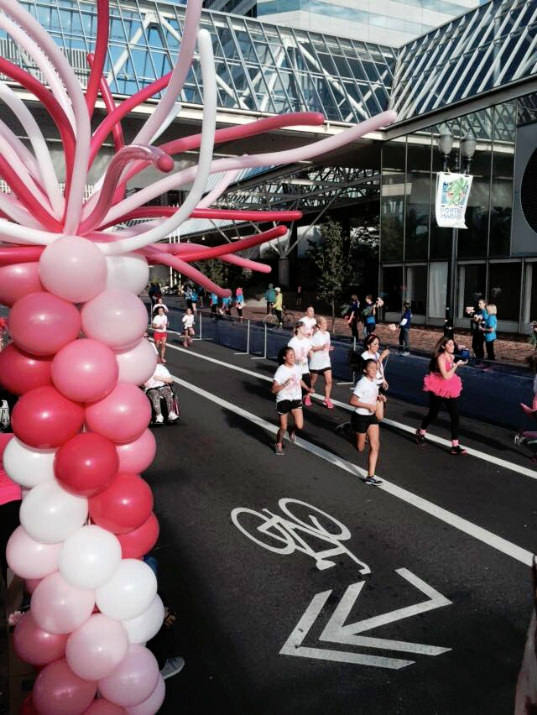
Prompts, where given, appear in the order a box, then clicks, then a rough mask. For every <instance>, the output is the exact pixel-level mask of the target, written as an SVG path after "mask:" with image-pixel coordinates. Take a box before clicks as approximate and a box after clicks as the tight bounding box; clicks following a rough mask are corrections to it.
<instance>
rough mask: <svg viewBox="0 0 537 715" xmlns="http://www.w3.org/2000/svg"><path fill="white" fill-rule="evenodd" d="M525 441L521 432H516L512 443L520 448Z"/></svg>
mask: <svg viewBox="0 0 537 715" xmlns="http://www.w3.org/2000/svg"><path fill="white" fill-rule="evenodd" d="M525 441H526V438H525V437H524V435H523V434H522V432H518V433H517V434H516V435H515V439H514V442H515V445H516V446H517V447H521V446H522V445H523V444H524V442H525Z"/></svg>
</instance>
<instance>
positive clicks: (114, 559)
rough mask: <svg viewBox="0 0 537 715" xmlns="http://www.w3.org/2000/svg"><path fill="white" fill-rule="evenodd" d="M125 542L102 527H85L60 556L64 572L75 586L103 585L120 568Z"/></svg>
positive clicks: (66, 577) (66, 543) (60, 565)
mask: <svg viewBox="0 0 537 715" xmlns="http://www.w3.org/2000/svg"><path fill="white" fill-rule="evenodd" d="M120 561H121V544H120V543H119V541H118V539H117V537H116V536H115V535H114V534H112V533H111V532H110V531H106V529H102V528H101V527H100V526H96V525H93V524H92V525H90V526H83V527H82V528H81V529H79V530H78V531H77V532H75V533H74V534H73V535H72V536H70V537H69V538H68V539H67V540H66V541H65V543H64V545H63V548H62V550H61V553H60V558H59V569H60V573H61V575H62V576H63V577H64V579H65V580H66V581H67V583H70V584H71V585H72V586H77V587H78V588H99V586H102V585H103V584H104V583H106V582H107V581H108V580H109V579H110V578H111V577H112V576H113V574H114V572H115V571H116V570H117V568H118V566H119V563H120Z"/></svg>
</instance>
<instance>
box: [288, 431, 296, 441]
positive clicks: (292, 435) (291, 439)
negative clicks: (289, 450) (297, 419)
mask: <svg viewBox="0 0 537 715" xmlns="http://www.w3.org/2000/svg"><path fill="white" fill-rule="evenodd" d="M289 442H291V443H292V444H294V443H295V442H296V432H295V430H292V431H291V432H289Z"/></svg>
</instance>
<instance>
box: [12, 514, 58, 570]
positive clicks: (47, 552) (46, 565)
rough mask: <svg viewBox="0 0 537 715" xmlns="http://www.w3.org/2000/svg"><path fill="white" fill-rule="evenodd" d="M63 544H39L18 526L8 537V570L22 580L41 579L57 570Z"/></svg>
mask: <svg viewBox="0 0 537 715" xmlns="http://www.w3.org/2000/svg"><path fill="white" fill-rule="evenodd" d="M62 547H63V544H62V543H60V544H41V543H40V542H39V541H35V540H34V539H32V538H31V536H30V535H29V534H28V533H27V532H26V531H25V530H24V529H23V527H22V526H18V527H17V528H16V529H15V531H14V532H13V533H12V534H11V536H10V537H9V541H8V542H7V548H6V559H7V562H8V564H9V568H10V569H11V570H12V571H13V572H14V573H16V574H17V576H20V578H24V579H35V578H37V579H42V578H45V576H49V575H50V574H51V573H54V571H57V570H58V559H59V556H60V551H61V550H62Z"/></svg>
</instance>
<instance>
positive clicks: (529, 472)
mask: <svg viewBox="0 0 537 715" xmlns="http://www.w3.org/2000/svg"><path fill="white" fill-rule="evenodd" d="M168 347H169V348H172V349H173V350H179V351H180V352H183V348H180V347H177V346H176V345H168ZM184 352H185V353H187V354H189V355H192V354H195V356H196V357H197V358H201V359H202V360H207V361H208V362H212V363H215V364H216V365H220V366H222V367H226V368H228V369H229V370H236V371H237V372H242V373H244V374H246V375H251V376H252V377H256V378H257V379H258V380H265V382H272V378H271V377H266V376H265V375H259V373H257V372H254V371H253V370H248V369H247V368H244V367H239V366H238V365H232V364H231V363H227V362H224V361H223V360H217V359H216V358H212V357H209V356H207V355H200V354H199V353H189V352H188V350H184ZM311 397H312V398H313V399H314V400H317V401H318V402H322V401H323V400H324V396H323V395H317V394H316V393H314V394H312V395H311ZM332 402H333V403H334V405H336V406H337V407H341V409H343V410H347V412H353V411H354V408H353V407H351V405H348V404H346V403H345V402H341V401H340V400H337V399H335V398H333V399H332ZM383 422H384V424H386V425H389V426H390V427H395V429H398V430H401V432H407V433H409V434H414V433H415V432H416V427H415V426H414V427H409V426H408V425H405V424H404V423H403V422H396V421H395V420H390V419H388V418H386V417H385V418H384V420H383ZM427 441H428V442H434V443H435V444H440V445H442V446H443V447H449V448H450V447H451V442H450V441H449V440H447V439H443V438H442V437H437V436H436V435H434V434H431V433H430V432H428V433H427ZM465 449H466V451H467V453H468V454H469V455H471V456H472V457H476V458H477V459H481V460H482V461H483V462H489V463H490V464H495V465H496V466H497V467H501V468H502V469H508V470H509V471H511V472H516V474H523V475H524V476H525V477H530V478H531V479H537V472H536V471H535V470H533V469H528V467H523V466H521V465H519V464H514V463H513V462H508V461H507V460H506V459H501V457H494V456H493V455H491V454H487V453H486V452H481V451H479V450H478V449H473V448H472V447H465Z"/></svg>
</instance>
